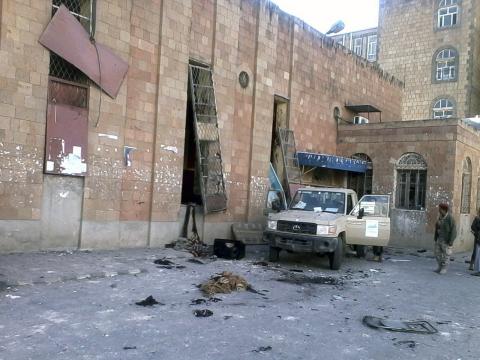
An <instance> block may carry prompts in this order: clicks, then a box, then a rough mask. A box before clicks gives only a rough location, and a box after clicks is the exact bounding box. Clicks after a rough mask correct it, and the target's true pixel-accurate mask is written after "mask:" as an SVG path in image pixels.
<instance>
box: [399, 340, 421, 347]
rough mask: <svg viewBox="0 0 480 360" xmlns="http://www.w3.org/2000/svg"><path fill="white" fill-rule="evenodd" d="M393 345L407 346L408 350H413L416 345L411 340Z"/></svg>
mask: <svg viewBox="0 0 480 360" xmlns="http://www.w3.org/2000/svg"><path fill="white" fill-rule="evenodd" d="M393 345H395V346H407V347H409V348H410V349H414V348H415V346H417V343H416V342H415V341H413V340H401V341H397V342H394V343H393Z"/></svg>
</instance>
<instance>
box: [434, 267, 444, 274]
mask: <svg viewBox="0 0 480 360" xmlns="http://www.w3.org/2000/svg"><path fill="white" fill-rule="evenodd" d="M440 270H442V266H441V265H438V267H437V268H436V269H435V270H433V272H436V273H439V272H440Z"/></svg>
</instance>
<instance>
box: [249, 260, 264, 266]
mask: <svg viewBox="0 0 480 360" xmlns="http://www.w3.org/2000/svg"><path fill="white" fill-rule="evenodd" d="M252 265H256V266H268V263H267V262H266V261H255V262H253V263H252Z"/></svg>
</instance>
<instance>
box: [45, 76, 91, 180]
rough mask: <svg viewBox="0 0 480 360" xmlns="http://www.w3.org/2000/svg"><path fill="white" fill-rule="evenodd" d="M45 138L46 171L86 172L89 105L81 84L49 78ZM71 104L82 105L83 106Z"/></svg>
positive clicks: (83, 173)
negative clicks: (66, 82)
mask: <svg viewBox="0 0 480 360" xmlns="http://www.w3.org/2000/svg"><path fill="white" fill-rule="evenodd" d="M49 84H50V86H49V87H50V89H49V95H48V99H49V101H48V105H47V129H46V138H45V173H48V174H63V175H75V176H85V175H86V174H87V144H88V108H87V106H86V103H85V102H84V100H82V99H84V98H85V99H86V97H87V96H88V90H87V89H85V88H84V87H80V86H77V89H76V90H75V87H76V86H75V85H71V84H64V83H61V82H59V81H56V80H50V83H49ZM71 104H73V105H75V104H85V106H84V107H80V106H72V105H71Z"/></svg>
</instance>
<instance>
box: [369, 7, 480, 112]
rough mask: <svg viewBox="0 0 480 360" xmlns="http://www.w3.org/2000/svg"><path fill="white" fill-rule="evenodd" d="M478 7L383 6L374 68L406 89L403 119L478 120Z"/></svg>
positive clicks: (479, 83)
mask: <svg viewBox="0 0 480 360" xmlns="http://www.w3.org/2000/svg"><path fill="white" fill-rule="evenodd" d="M479 20H480V2H478V1H475V0H423V1H398V0H381V1H380V11H379V24H378V42H379V54H378V62H379V64H380V66H381V67H382V68H383V69H385V70H386V71H389V72H391V73H392V74H394V75H395V76H396V77H397V78H398V79H400V80H402V81H403V82H404V84H405V97H404V100H403V109H402V119H403V120H420V119H431V118H448V117H458V118H466V117H467V118H468V117H471V116H475V115H477V114H480V103H479V102H480V93H479V89H480V61H479V60H478V59H479V52H480V41H479V40H480V37H479V35H480V32H479V28H478V21H479Z"/></svg>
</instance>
